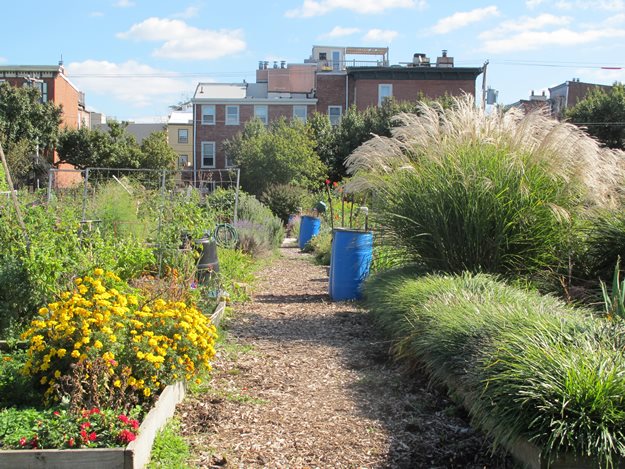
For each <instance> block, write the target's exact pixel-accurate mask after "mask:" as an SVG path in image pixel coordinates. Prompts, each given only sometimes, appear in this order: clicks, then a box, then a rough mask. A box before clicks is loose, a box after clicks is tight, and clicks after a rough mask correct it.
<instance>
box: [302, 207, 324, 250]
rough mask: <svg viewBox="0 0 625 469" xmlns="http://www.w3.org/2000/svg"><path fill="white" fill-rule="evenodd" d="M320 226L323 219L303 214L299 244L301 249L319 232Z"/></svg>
mask: <svg viewBox="0 0 625 469" xmlns="http://www.w3.org/2000/svg"><path fill="white" fill-rule="evenodd" d="M320 227H321V220H320V219H319V218H317V217H311V216H309V215H302V217H301V219H300V222H299V240H298V246H299V248H300V249H304V246H306V243H307V242H308V241H310V240H311V238H312V237H313V236H316V235H318V234H319V228H320Z"/></svg>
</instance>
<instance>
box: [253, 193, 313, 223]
mask: <svg viewBox="0 0 625 469" xmlns="http://www.w3.org/2000/svg"><path fill="white" fill-rule="evenodd" d="M307 198H308V191H307V190H306V189H305V188H303V187H299V186H294V185H292V184H273V185H271V186H269V187H267V189H266V190H265V192H263V194H262V195H261V197H260V200H261V202H263V203H264V204H265V205H266V206H267V207H269V208H270V209H271V211H272V212H273V213H274V215H276V216H277V217H278V218H280V220H282V223H284V224H285V225H286V224H287V223H288V221H289V216H290V215H293V214H295V213H298V209H300V208H302V207H303V206H304V203H305V202H306V200H307Z"/></svg>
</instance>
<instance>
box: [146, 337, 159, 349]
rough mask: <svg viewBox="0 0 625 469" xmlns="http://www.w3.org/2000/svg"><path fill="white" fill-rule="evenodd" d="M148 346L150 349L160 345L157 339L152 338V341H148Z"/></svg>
mask: <svg viewBox="0 0 625 469" xmlns="http://www.w3.org/2000/svg"><path fill="white" fill-rule="evenodd" d="M148 345H149V346H150V347H156V345H158V342H157V341H156V339H155V338H151V339H150V340H148Z"/></svg>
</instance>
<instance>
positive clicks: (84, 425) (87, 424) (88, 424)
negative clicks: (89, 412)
mask: <svg viewBox="0 0 625 469" xmlns="http://www.w3.org/2000/svg"><path fill="white" fill-rule="evenodd" d="M90 427H91V424H90V423H89V422H84V423H81V424H80V429H81V430H85V429H86V428H90Z"/></svg>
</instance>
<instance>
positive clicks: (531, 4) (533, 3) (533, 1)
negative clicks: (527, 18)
mask: <svg viewBox="0 0 625 469" xmlns="http://www.w3.org/2000/svg"><path fill="white" fill-rule="evenodd" d="M544 1H545V0H525V6H526V7H527V8H529V9H530V10H533V9H534V8H536V7H537V6H538V5H540V4H541V3H543V2H544Z"/></svg>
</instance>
